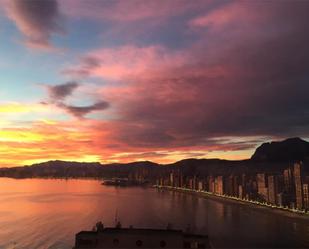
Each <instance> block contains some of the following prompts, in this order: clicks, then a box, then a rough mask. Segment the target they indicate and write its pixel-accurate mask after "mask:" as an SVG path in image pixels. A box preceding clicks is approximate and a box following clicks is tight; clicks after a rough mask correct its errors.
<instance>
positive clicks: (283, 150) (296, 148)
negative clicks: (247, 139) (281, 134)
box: [251, 137, 309, 163]
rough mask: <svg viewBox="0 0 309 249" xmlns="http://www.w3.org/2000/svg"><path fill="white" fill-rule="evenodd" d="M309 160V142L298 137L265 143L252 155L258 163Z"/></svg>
mask: <svg viewBox="0 0 309 249" xmlns="http://www.w3.org/2000/svg"><path fill="white" fill-rule="evenodd" d="M308 159H309V142H307V141H305V140H302V139H300V138H298V137H296V138H289V139H286V140H284V141H280V142H271V143H263V144H262V145H261V146H260V147H258V148H257V149H256V151H255V153H254V154H253V155H252V157H251V160H253V161H257V162H287V163H289V162H295V161H307V160H308Z"/></svg>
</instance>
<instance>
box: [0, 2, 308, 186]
mask: <svg viewBox="0 0 309 249" xmlns="http://www.w3.org/2000/svg"><path fill="white" fill-rule="evenodd" d="M0 4H1V7H0V23H1V25H0V53H1V58H0V73H1V77H0V97H1V98H0V166H1V167H6V166H7V167H12V166H23V165H29V164H33V163H38V162H43V161H49V160H68V161H83V162H96V161H98V162H101V163H113V162H123V163H125V162H131V161H141V160H149V161H154V162H158V163H170V162H175V161H178V160H181V159H185V158H192V157H194V158H221V159H232V160H238V159H246V158H250V156H251V155H252V154H253V151H254V150H255V149H256V147H258V146H259V145H260V144H262V143H263V142H266V141H271V140H282V139H284V138H287V137H296V136H297V137H302V138H304V139H306V140H308V138H309V126H308V122H309V112H308V108H309V99H308V97H307V92H308V90H309V89H308V84H307V81H308V70H307V66H306V65H308V64H309V50H308V46H307V44H308V41H309V35H308V32H307V23H308V22H309V17H308V14H307V13H308V11H309V4H308V3H307V2H302V1H297V2H292V1H283V2H280V3H279V2H277V1H267V2H258V1H256V2H244V1H182V0H179V1H138V0H136V1H135V0H134V1H95V0H91V1H81V0H75V1H71V0H67V1H59V0H58V1H57V0H46V1H37V0H28V1H20V0H13V1H7V0H0ZM272 180H273V179H270V181H272Z"/></svg>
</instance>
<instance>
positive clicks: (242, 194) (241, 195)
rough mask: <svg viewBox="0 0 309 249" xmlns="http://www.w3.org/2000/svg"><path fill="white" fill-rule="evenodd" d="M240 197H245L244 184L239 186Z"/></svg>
mask: <svg viewBox="0 0 309 249" xmlns="http://www.w3.org/2000/svg"><path fill="white" fill-rule="evenodd" d="M238 197H239V198H240V199H243V198H244V188H243V186H242V185H239V186H238Z"/></svg>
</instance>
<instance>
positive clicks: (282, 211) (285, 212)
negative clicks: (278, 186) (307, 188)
mask: <svg viewBox="0 0 309 249" xmlns="http://www.w3.org/2000/svg"><path fill="white" fill-rule="evenodd" d="M153 187H154V188H157V189H160V190H166V191H175V192H179V193H184V194H191V195H195V196H197V197H200V198H209V199H211V200H215V201H220V202H229V203H232V204H237V205H245V206H247V207H251V208H254V209H256V210H260V211H267V212H272V213H276V214H279V215H282V216H286V217H288V218H296V219H301V220H304V221H309V213H308V212H307V213H305V212H304V211H299V210H292V209H288V208H284V207H277V206H272V205H270V204H263V203H259V202H257V201H249V200H245V199H239V198H237V197H232V196H226V195H218V194H214V193H211V192H206V191H198V190H191V189H186V188H175V187H168V186H157V185H154V186H153Z"/></svg>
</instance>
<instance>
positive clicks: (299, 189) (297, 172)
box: [293, 163, 303, 209]
mask: <svg viewBox="0 0 309 249" xmlns="http://www.w3.org/2000/svg"><path fill="white" fill-rule="evenodd" d="M293 169H294V170H293V173H294V183H295V197H296V203H295V204H296V208H297V209H302V208H303V186H302V174H301V164H300V163H295V164H294V168H293Z"/></svg>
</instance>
